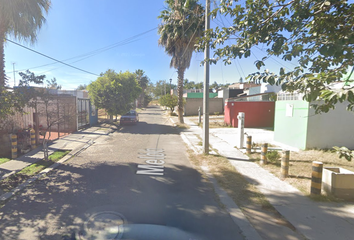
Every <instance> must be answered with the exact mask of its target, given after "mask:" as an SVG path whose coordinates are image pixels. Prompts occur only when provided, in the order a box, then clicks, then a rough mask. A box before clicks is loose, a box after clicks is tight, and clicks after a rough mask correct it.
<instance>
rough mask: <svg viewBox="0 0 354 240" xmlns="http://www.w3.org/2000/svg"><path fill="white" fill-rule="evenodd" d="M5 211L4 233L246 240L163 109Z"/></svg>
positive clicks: (0, 233) (102, 141)
mask: <svg viewBox="0 0 354 240" xmlns="http://www.w3.org/2000/svg"><path fill="white" fill-rule="evenodd" d="M139 116H140V122H139V123H138V124H136V125H132V126H123V127H122V128H121V129H119V131H117V132H114V133H113V134H110V135H109V136H104V137H100V138H99V139H98V140H97V141H96V143H95V144H93V145H92V146H91V147H90V148H88V149H87V150H85V151H83V152H82V153H80V155H78V156H76V157H75V158H73V159H71V160H69V161H68V162H66V163H65V164H64V165H62V166H60V167H59V168H58V169H56V170H54V171H53V172H52V173H50V175H49V176H47V177H45V178H43V179H41V180H39V181H37V182H36V183H35V184H33V185H32V186H30V187H28V188H27V189H25V190H24V191H22V192H21V193H19V194H18V195H17V196H16V197H15V198H12V199H11V200H10V201H9V202H7V203H6V205H5V206H3V207H2V208H1V209H0V239H16V240H17V239H114V238H116V239H119V238H121V239H153V240H159V239H179V240H183V239H186V240H192V239H193V240H197V239H198V240H204V239H205V240H215V239H218V240H222V239H225V240H231V239H243V237H242V236H241V235H240V234H239V228H238V226H237V225H235V223H234V222H233V221H232V219H231V218H230V216H229V215H228V213H227V212H226V211H225V210H223V209H222V207H221V206H220V204H219V202H218V199H217V197H216V196H215V193H214V190H213V187H212V185H211V184H210V183H209V182H208V181H206V180H205V179H203V178H202V176H201V175H200V173H199V172H198V171H196V170H195V169H194V168H193V167H192V165H191V164H190V162H189V160H188V157H187V153H186V150H187V149H186V146H185V145H184V143H183V141H182V139H181V137H180V136H179V132H178V131H179V129H178V128H174V127H172V126H171V125H170V123H169V122H168V119H167V118H164V117H163V116H162V111H161V110H160V108H158V107H155V108H154V107H152V108H148V109H147V110H145V111H143V112H141V113H140V115H139Z"/></svg>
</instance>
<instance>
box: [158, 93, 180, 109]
mask: <svg viewBox="0 0 354 240" xmlns="http://www.w3.org/2000/svg"><path fill="white" fill-rule="evenodd" d="M159 103H160V105H161V106H165V107H167V108H169V109H170V111H171V114H172V113H173V111H174V110H175V107H176V106H177V105H178V97H177V96H176V95H170V94H166V95H164V96H162V97H161V98H160V99H159Z"/></svg>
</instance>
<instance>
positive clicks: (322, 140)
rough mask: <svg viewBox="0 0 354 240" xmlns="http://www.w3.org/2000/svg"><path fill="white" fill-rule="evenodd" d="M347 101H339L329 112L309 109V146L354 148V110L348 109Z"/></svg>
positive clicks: (309, 147)
mask: <svg viewBox="0 0 354 240" xmlns="http://www.w3.org/2000/svg"><path fill="white" fill-rule="evenodd" d="M346 105H347V103H338V104H337V105H336V108H335V109H334V110H330V111H329V112H328V113H323V114H315V110H314V109H313V108H312V107H311V108H310V109H309V117H308V118H309V121H308V128H307V129H308V134H307V144H306V145H307V148H308V149H311V148H332V147H333V146H346V147H348V148H351V149H353V148H354V112H349V111H347V110H346Z"/></svg>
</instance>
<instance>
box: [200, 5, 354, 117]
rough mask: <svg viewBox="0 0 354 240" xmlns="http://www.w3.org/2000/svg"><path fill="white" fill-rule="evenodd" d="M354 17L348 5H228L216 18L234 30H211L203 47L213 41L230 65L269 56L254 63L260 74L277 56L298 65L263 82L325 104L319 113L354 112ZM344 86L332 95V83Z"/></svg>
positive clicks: (318, 108)
mask: <svg viewBox="0 0 354 240" xmlns="http://www.w3.org/2000/svg"><path fill="white" fill-rule="evenodd" d="M353 12H354V4H353V3H349V2H348V1H345V0H320V1H310V0H277V1H268V0H252V1H250V0H247V1H234V0H225V1H222V2H221V4H220V5H219V7H218V8H216V9H214V11H213V12H212V15H213V16H216V15H225V16H228V17H230V18H231V19H232V24H231V26H227V27H223V28H219V27H216V28H215V29H214V30H210V31H209V32H208V34H207V37H205V38H203V40H202V41H201V42H200V43H201V44H200V45H201V46H205V44H206V42H209V41H211V42H212V44H211V46H212V47H214V48H215V49H216V50H215V56H216V58H217V59H223V60H224V62H225V64H231V59H233V58H247V57H249V56H251V53H252V51H253V49H254V47H256V46H260V47H262V49H264V52H265V53H264V56H263V58H261V57H258V58H259V59H258V60H257V61H256V62H255V65H256V67H257V68H258V69H260V68H262V67H263V66H265V64H266V61H267V59H269V58H270V57H272V56H279V57H282V59H283V60H285V61H294V60H295V61H298V66H296V67H294V69H292V70H290V71H289V72H285V70H284V69H282V68H281V69H280V74H279V76H276V75H274V74H268V76H266V77H264V78H263V79H262V80H264V81H266V82H269V83H271V84H274V83H277V84H282V86H283V89H285V90H288V91H298V92H301V93H303V94H304V99H305V100H307V101H309V102H310V101H313V100H316V99H318V98H321V99H323V100H324V104H322V105H317V106H315V107H316V111H317V112H318V113H319V112H328V111H329V110H330V109H331V108H334V107H335V104H336V103H337V102H343V101H348V102H349V103H348V109H351V110H354V92H353V87H351V86H350V79H349V77H344V76H346V74H347V72H348V70H350V69H351V68H352V67H353V66H354V17H353ZM229 41H230V42H231V44H228V43H229ZM339 80H346V81H347V82H346V84H344V85H343V87H342V88H340V89H333V88H332V86H331V85H330V83H333V82H336V81H339ZM351 82H353V81H351ZM283 83H285V84H283Z"/></svg>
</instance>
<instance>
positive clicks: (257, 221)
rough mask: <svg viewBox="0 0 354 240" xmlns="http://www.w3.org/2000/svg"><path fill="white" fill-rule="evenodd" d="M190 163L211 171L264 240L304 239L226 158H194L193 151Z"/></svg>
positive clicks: (200, 156)
mask: <svg viewBox="0 0 354 240" xmlns="http://www.w3.org/2000/svg"><path fill="white" fill-rule="evenodd" d="M190 160H191V162H192V164H193V165H194V166H195V168H196V169H197V170H198V171H200V172H201V173H202V175H204V172H203V171H202V167H207V168H208V169H209V171H210V173H211V174H212V175H213V176H214V177H215V179H216V180H217V182H218V184H219V185H220V186H221V187H222V188H223V189H224V190H225V191H226V192H227V193H228V195H229V196H230V197H231V198H232V199H233V201H234V202H235V203H236V204H237V205H238V206H239V207H240V208H241V210H242V212H243V214H244V215H245V216H246V217H247V218H248V220H249V221H250V223H251V224H252V225H253V227H254V228H255V229H256V230H257V231H258V233H259V234H260V235H261V237H262V238H263V239H264V240H266V239H269V240H270V239H279V240H283V239H289V240H290V239H303V236H302V235H301V234H299V233H298V232H296V229H295V227H294V226H293V225H292V224H291V223H289V222H288V221H287V220H286V219H285V218H283V217H282V216H281V214H279V212H278V211H277V210H276V209H275V208H274V207H273V206H272V205H271V204H270V203H269V202H268V200H267V199H266V197H265V196H264V195H263V194H262V193H261V192H260V191H259V190H258V189H257V188H256V186H254V185H253V184H251V183H249V182H248V181H247V180H246V179H245V178H244V177H243V175H241V174H240V173H239V172H237V171H236V170H235V168H234V167H233V166H232V165H231V164H230V162H229V161H228V160H227V159H226V158H224V157H221V156H213V155H203V154H200V155H194V154H192V153H191V152H190ZM204 176H205V175H204ZM205 178H206V176H205Z"/></svg>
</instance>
